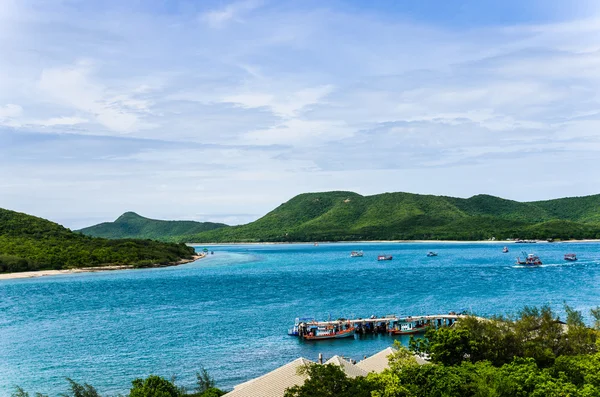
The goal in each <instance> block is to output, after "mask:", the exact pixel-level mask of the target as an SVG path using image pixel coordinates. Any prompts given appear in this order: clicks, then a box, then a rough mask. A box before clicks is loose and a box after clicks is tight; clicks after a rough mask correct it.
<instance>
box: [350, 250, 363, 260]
mask: <svg viewBox="0 0 600 397" xmlns="http://www.w3.org/2000/svg"><path fill="white" fill-rule="evenodd" d="M363 255H364V254H363V252H362V251H352V252H351V253H350V256H351V257H352V258H359V257H361V256H363Z"/></svg>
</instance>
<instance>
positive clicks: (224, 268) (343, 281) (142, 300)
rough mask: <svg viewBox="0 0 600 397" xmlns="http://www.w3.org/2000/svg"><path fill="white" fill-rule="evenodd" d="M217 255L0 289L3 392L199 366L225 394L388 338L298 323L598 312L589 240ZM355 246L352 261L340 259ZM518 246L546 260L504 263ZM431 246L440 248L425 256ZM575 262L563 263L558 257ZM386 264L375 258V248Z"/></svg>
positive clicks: (363, 351) (239, 249) (107, 388)
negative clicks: (277, 371)
mask: <svg viewBox="0 0 600 397" xmlns="http://www.w3.org/2000/svg"><path fill="white" fill-rule="evenodd" d="M213 249H214V250H215V255H213V256H210V257H208V258H206V259H203V260H200V261H197V262H195V263H192V264H188V265H183V266H179V267H172V268H164V269H147V270H135V271H118V272H107V273H96V274H92V273H88V274H76V275H68V276H56V277H46V278H39V279H30V280H11V281H0V396H5V395H9V394H10V392H11V391H12V388H13V386H14V385H15V384H18V385H21V386H22V387H24V388H25V389H26V390H29V391H40V392H45V393H50V394H51V395H56V394H58V393H60V392H63V391H65V385H66V383H65V380H64V378H65V377H71V378H73V379H75V380H78V381H86V382H88V383H91V384H92V385H94V386H96V388H98V389H99V391H101V392H102V393H107V394H115V393H118V392H126V391H127V390H128V388H129V384H130V383H129V382H130V381H131V380H132V379H134V378H136V377H142V376H147V375H148V374H151V373H154V374H160V375H163V376H169V377H170V376H172V375H177V379H178V382H179V383H180V384H183V385H188V386H192V384H193V376H194V373H195V371H196V370H197V369H199V368H200V367H201V366H205V367H206V368H207V369H208V370H209V371H210V373H211V374H212V375H213V376H214V377H215V378H216V379H217V381H218V385H219V386H220V387H222V388H230V387H232V386H233V385H235V384H237V383H240V382H242V381H244V380H247V379H250V378H253V377H256V376H258V375H261V374H264V373H265V372H267V371H270V370H272V369H274V368H276V367H278V366H280V365H282V364H284V363H287V362H289V361H291V360H293V359H296V358H297V357H299V356H303V357H306V358H309V359H313V360H315V359H316V358H317V356H318V354H319V352H322V353H323V354H324V356H325V357H329V356H332V355H334V354H343V355H346V356H349V357H353V358H355V359H360V358H361V357H362V356H363V355H370V354H373V353H376V352H377V351H379V350H381V349H383V348H385V347H387V346H389V345H390V344H391V343H392V342H393V339H392V338H390V337H387V336H379V337H371V338H367V339H365V340H339V341H331V342H329V341H322V342H317V343H303V342H301V341H299V340H298V339H295V338H291V337H288V336H287V335H286V331H287V328H288V327H289V326H290V325H291V324H293V321H294V318H295V317H297V316H315V317H318V318H322V319H325V318H327V317H328V316H331V317H332V318H337V317H340V316H357V317H358V316H360V317H366V316H370V315H372V314H376V315H385V314H398V315H400V314H410V315H417V314H433V313H446V312H448V311H451V310H463V309H467V310H472V311H474V312H476V313H477V314H481V315H491V314H507V313H515V312H516V311H517V310H518V309H519V308H521V307H523V306H524V305H542V304H550V305H551V306H552V307H553V308H555V309H557V310H558V311H560V310H561V307H562V303H563V301H564V302H567V303H568V304H569V305H571V306H573V307H575V308H577V309H579V310H583V311H585V312H587V311H588V310H589V308H590V307H595V306H597V305H600V244H597V243H582V244H561V243H555V244H526V245H511V246H510V249H511V252H510V253H509V254H502V253H501V249H502V245H498V244H398V243H395V244H393V243H389V244H321V245H320V246H318V247H314V246H312V245H296V244H294V245H258V246H227V247H214V248H213ZM352 249H362V250H364V252H365V256H364V257H363V258H350V257H349V253H350V251H351V250H352ZM522 249H525V250H527V251H530V252H535V253H537V254H539V255H540V257H541V258H542V260H543V261H544V266H543V267H540V268H522V267H516V266H514V265H513V263H514V257H515V255H517V252H520V251H521V250H522ZM429 250H434V251H437V252H438V253H439V256H438V257H436V258H427V257H426V256H425V254H426V253H427V251H429ZM567 252H576V253H577V254H578V256H579V257H580V260H579V261H578V262H575V263H565V262H564V261H563V260H562V257H563V254H565V253H567ZM380 253H386V254H391V255H393V256H394V260H393V261H387V262H377V261H376V260H375V257H376V256H377V254H380Z"/></svg>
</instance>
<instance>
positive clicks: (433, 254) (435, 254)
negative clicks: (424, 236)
mask: <svg viewBox="0 0 600 397" xmlns="http://www.w3.org/2000/svg"><path fill="white" fill-rule="evenodd" d="M427 256H438V255H437V252H433V251H429V252H428V253H427Z"/></svg>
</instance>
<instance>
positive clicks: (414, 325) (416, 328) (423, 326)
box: [388, 320, 429, 335]
mask: <svg viewBox="0 0 600 397" xmlns="http://www.w3.org/2000/svg"><path fill="white" fill-rule="evenodd" d="M428 326H429V324H427V323H426V322H425V321H423V320H421V321H398V322H394V321H392V322H391V323H390V328H389V329H388V333H389V334H390V335H411V334H418V333H420V332H425V331H427V328H428Z"/></svg>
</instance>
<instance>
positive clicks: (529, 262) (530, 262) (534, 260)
mask: <svg viewBox="0 0 600 397" xmlns="http://www.w3.org/2000/svg"><path fill="white" fill-rule="evenodd" d="M523 255H525V253H524V252H523ZM541 264H542V260H541V259H540V257H539V256H537V255H535V254H527V256H526V257H525V260H521V258H519V257H518V256H517V265H525V266H540V265H541Z"/></svg>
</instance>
